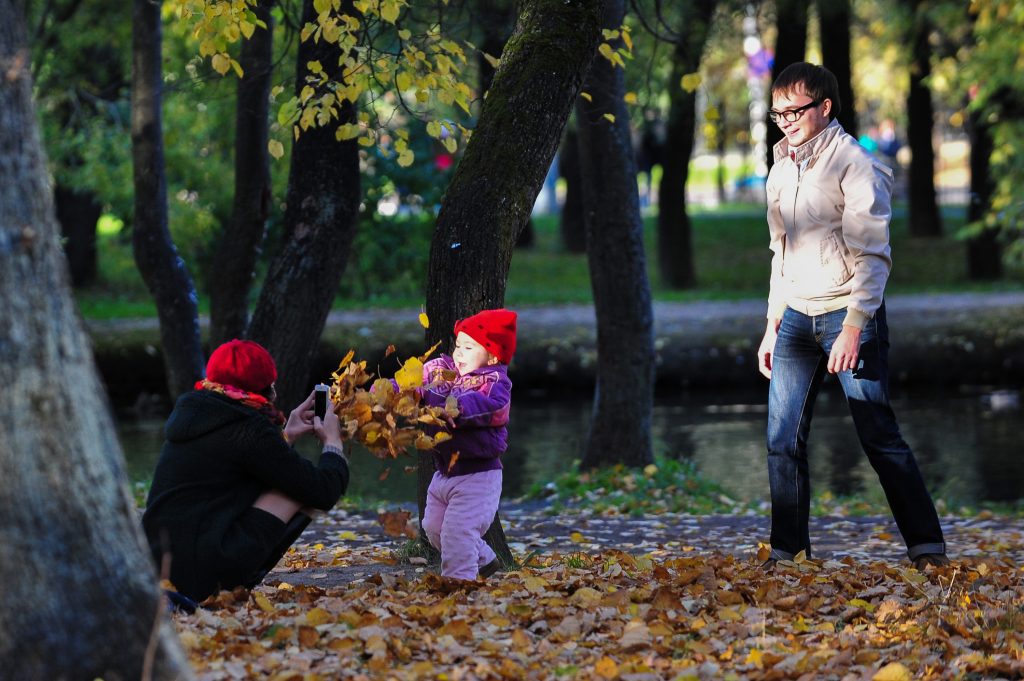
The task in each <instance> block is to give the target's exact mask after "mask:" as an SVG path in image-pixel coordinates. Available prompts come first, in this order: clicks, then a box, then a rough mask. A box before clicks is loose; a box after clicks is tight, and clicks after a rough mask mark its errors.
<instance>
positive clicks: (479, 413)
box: [423, 355, 512, 476]
mask: <svg viewBox="0 0 1024 681" xmlns="http://www.w3.org/2000/svg"><path fill="white" fill-rule="evenodd" d="M455 370H456V369H455V363H454V362H453V361H452V358H451V357H449V356H448V355H441V356H440V357H438V358H437V359H432V360H430V361H429V362H427V363H426V364H425V365H423V386H424V387H423V401H424V403H426V404H427V405H429V406H432V407H443V406H444V403H445V400H446V399H447V398H448V396H449V395H454V396H455V398H456V399H457V400H458V401H459V415H458V416H457V417H456V418H455V428H453V429H452V430H451V434H452V439H450V440H446V441H444V442H442V443H440V444H439V445H437V447H436V448H435V449H434V452H433V453H434V463H435V464H436V466H437V470H438V472H439V473H440V474H441V475H445V476H456V475H468V474H469V473H479V472H481V471H492V470H500V469H501V459H500V458H499V457H500V456H501V455H502V453H504V451H505V450H506V449H507V448H508V430H507V429H506V428H505V425H506V424H507V423H508V413H509V408H510V407H511V404H512V381H510V380H509V379H508V373H507V372H508V367H507V366H506V365H504V364H495V365H493V366H483V367H480V368H479V369H477V370H476V371H473V372H470V373H468V374H466V375H465V376H459V377H458V378H456V379H455V380H454V381H446V380H444V378H442V376H441V372H443V371H452V372H454V371H455ZM455 452H458V453H459V456H458V458H457V459H456V460H455V462H454V463H453V462H452V457H453V455H454V454H455Z"/></svg>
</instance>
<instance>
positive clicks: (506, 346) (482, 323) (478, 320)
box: [455, 309, 516, 364]
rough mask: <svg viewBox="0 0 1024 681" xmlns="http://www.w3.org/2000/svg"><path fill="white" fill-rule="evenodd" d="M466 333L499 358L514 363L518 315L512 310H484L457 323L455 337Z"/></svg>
mask: <svg viewBox="0 0 1024 681" xmlns="http://www.w3.org/2000/svg"><path fill="white" fill-rule="evenodd" d="M459 333H464V334H466V335H467V336H469V337H470V338H472V339H473V340H475V341H476V342H477V343H479V344H480V345H482V346H484V348H486V349H487V352H489V353H491V354H492V355H494V356H495V357H497V358H498V361H499V362H501V363H502V364H508V363H509V362H511V361H512V355H514V354H515V352H516V313H515V312H513V311H512V310H505V309H501V310H483V311H481V312H477V313H476V314H475V315H473V316H472V317H466V318H465V319H460V320H459V321H457V322H455V335H456V336H458V335H459Z"/></svg>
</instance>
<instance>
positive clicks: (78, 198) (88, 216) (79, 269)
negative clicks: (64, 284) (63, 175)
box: [53, 184, 103, 288]
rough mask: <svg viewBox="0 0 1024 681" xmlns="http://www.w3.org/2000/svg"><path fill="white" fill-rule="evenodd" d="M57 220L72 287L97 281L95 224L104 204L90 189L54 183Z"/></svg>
mask: <svg viewBox="0 0 1024 681" xmlns="http://www.w3.org/2000/svg"><path fill="white" fill-rule="evenodd" d="M53 198H54V202H55V204H56V208H57V222H59V223H60V231H61V234H62V235H63V237H64V254H65V255H66V256H67V259H68V266H69V267H70V269H71V285H72V286H74V287H75V288H78V287H80V286H85V285H87V284H91V283H92V282H94V281H96V223H97V222H98V221H99V219H100V215H101V214H102V213H103V206H101V205H100V203H99V201H97V200H96V195H95V194H93V193H92V192H90V191H76V190H75V189H72V188H71V187H64V186H61V185H59V184H58V185H57V188H56V189H55V190H54V192H53Z"/></svg>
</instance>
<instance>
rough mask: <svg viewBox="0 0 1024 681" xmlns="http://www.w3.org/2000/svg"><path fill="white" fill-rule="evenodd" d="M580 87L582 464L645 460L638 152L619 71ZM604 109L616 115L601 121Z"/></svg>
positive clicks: (604, 72) (645, 300)
mask: <svg viewBox="0 0 1024 681" xmlns="http://www.w3.org/2000/svg"><path fill="white" fill-rule="evenodd" d="M625 10H626V5H625V0H607V2H606V3H605V9H604V18H603V25H604V28H606V29H609V30H614V29H616V28H617V27H619V26H621V25H622V19H623V16H624V14H625ZM585 89H586V91H587V92H589V93H590V95H591V99H590V100H589V101H588V100H586V99H584V98H582V97H581V98H580V99H579V100H578V101H577V103H576V120H577V121H578V124H579V132H580V167H581V168H582V171H583V172H582V174H583V183H582V184H583V205H584V211H583V215H584V221H585V223H586V228H587V260H588V262H589V263H590V285H591V288H592V289H593V292H594V308H595V311H596V314H597V376H596V380H597V383H596V387H595V390H594V408H593V413H592V417H591V419H590V431H589V433H588V434H587V439H586V443H585V445H584V450H583V459H582V464H581V465H582V467H584V468H596V467H598V466H607V465H612V464H617V463H623V464H626V465H627V466H644V465H646V464H649V463H651V462H652V461H653V460H654V456H653V453H652V449H651V410H652V408H653V400H654V313H653V311H652V309H651V289H650V284H649V283H648V281H647V260H646V258H645V256H644V240H643V232H644V229H643V220H642V219H641V217H640V197H639V194H638V193H637V184H636V175H637V167H636V156H635V154H634V153H633V143H632V141H631V138H630V125H629V111H628V110H627V109H626V104H625V101H624V99H623V97H624V96H625V94H626V87H625V74H624V73H623V70H622V69H620V68H615V67H614V66H613V65H612V64H611V63H610V62H608V61H607V60H606V59H598V60H597V61H595V62H594V64H593V66H592V67H591V69H590V73H589V75H588V76H587V81H586V85H585ZM609 113H610V114H612V115H613V116H614V117H615V120H614V121H610V120H608V119H607V118H605V114H609ZM670 153H671V152H670ZM687 158H689V156H688V155H687Z"/></svg>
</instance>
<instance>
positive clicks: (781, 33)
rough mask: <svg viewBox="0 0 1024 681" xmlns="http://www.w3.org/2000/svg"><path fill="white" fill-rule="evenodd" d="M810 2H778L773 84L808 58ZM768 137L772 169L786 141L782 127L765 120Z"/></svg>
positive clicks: (769, 105) (796, 0)
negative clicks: (777, 150)
mask: <svg viewBox="0 0 1024 681" xmlns="http://www.w3.org/2000/svg"><path fill="white" fill-rule="evenodd" d="M809 1H810V0H775V13H776V16H775V28H776V31H777V33H776V38H775V61H774V62H772V82H773V83H774V82H775V79H776V78H778V77H779V74H780V73H782V71H783V70H784V69H785V68H786V67H787V66H789V65H790V64H795V63H796V62H799V61H804V59H805V58H806V56H807V5H808V2H809ZM771 95H772V93H771V86H769V90H768V108H771V105H772V101H771ZM765 124H766V125H767V126H768V134H767V136H766V137H765V143H766V144H767V145H768V168H769V169H771V167H772V165H774V164H775V156H774V155H773V154H772V147H774V146H775V145H776V144H778V143H779V142H780V141H781V140H782V137H783V135H782V131H781V130H779V126H777V125H775V124H774V123H772V122H771V119H769V118H767V117H765Z"/></svg>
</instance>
